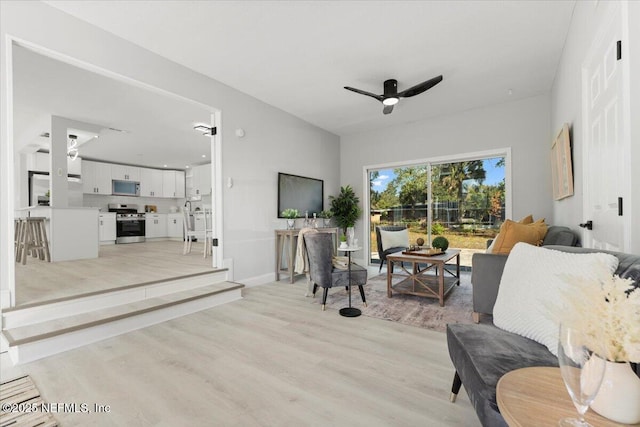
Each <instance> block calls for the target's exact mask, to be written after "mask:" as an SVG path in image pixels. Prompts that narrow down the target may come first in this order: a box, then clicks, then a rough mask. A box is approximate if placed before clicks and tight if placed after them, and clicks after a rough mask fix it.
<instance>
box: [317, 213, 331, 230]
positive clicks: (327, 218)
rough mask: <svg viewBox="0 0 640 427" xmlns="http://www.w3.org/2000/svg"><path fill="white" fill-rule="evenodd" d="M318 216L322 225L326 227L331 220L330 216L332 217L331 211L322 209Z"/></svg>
mask: <svg viewBox="0 0 640 427" xmlns="http://www.w3.org/2000/svg"><path fill="white" fill-rule="evenodd" d="M318 216H319V217H320V218H322V220H323V223H324V226H325V227H328V226H329V223H330V222H331V218H332V217H333V212H331V211H322V212H320V215H318Z"/></svg>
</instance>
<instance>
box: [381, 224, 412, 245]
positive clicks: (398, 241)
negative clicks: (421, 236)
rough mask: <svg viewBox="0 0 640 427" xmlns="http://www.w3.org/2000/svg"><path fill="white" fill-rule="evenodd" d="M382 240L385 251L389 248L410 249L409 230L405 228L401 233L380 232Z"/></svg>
mask: <svg viewBox="0 0 640 427" xmlns="http://www.w3.org/2000/svg"><path fill="white" fill-rule="evenodd" d="M380 239H381V240H382V250H383V251H386V250H387V249H389V248H408V247H409V229H407V228H405V229H404V230H400V231H386V230H380Z"/></svg>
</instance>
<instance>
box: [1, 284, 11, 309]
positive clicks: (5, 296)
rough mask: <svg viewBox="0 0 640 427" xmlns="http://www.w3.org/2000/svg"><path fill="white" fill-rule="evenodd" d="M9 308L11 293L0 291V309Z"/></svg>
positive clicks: (6, 290)
mask: <svg viewBox="0 0 640 427" xmlns="http://www.w3.org/2000/svg"><path fill="white" fill-rule="evenodd" d="M7 307H11V291H10V290H9V289H1V290H0V309H2V308H7Z"/></svg>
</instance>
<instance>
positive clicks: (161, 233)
mask: <svg viewBox="0 0 640 427" xmlns="http://www.w3.org/2000/svg"><path fill="white" fill-rule="evenodd" d="M144 228H145V234H144V235H145V237H146V238H147V239H154V238H158V237H167V214H152V213H148V214H145V224H144Z"/></svg>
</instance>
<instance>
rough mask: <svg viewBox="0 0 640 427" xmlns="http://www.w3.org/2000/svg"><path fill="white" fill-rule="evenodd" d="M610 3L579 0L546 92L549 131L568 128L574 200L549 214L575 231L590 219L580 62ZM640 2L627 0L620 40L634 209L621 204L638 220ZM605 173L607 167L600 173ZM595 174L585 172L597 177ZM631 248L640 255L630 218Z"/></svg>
mask: <svg viewBox="0 0 640 427" xmlns="http://www.w3.org/2000/svg"><path fill="white" fill-rule="evenodd" d="M610 6H611V3H610V2H594V1H578V2H576V7H575V11H574V15H573V18H572V20H571V26H570V29H569V34H568V36H567V40H566V42H565V46H564V50H563V53H562V58H561V60H560V64H559V66H558V71H557V73H556V78H555V81H554V84H553V87H552V91H551V129H552V131H553V132H556V131H559V130H560V128H561V126H562V124H563V123H569V124H570V125H571V127H572V133H571V139H572V141H571V142H572V146H573V166H574V169H573V172H574V184H575V185H574V191H575V195H574V196H573V197H568V198H566V199H563V200H560V201H557V202H554V204H553V216H554V218H555V220H556V222H558V223H561V224H563V225H567V226H570V227H571V228H573V229H574V230H576V231H577V232H578V233H580V234H582V230H581V229H580V228H579V227H578V224H579V223H581V222H584V221H585V220H587V219H589V218H584V215H583V190H584V189H583V176H584V174H585V171H584V170H583V164H582V162H583V141H584V136H583V129H582V126H583V123H582V110H581V109H582V91H581V88H582V63H583V61H584V60H585V59H586V56H587V53H588V50H589V47H590V46H591V44H592V42H593V38H594V37H595V35H596V32H597V30H598V28H599V26H600V24H601V21H602V19H603V17H604V16H605V8H607V7H610ZM638 22H640V3H639V2H635V1H632V2H629V15H628V26H629V38H628V40H625V44H627V46H628V48H629V55H628V58H623V60H625V61H631V66H630V67H631V72H630V77H631V85H630V86H631V93H630V97H631V115H630V116H631V127H632V129H631V165H632V166H631V173H632V177H631V178H632V179H631V182H632V191H631V194H632V198H633V200H632V201H633V205H632V206H629V205H625V211H626V213H625V214H628V215H631V216H632V218H634V217H635V218H637V217H638V214H639V213H640V168H638V167H637V165H638V160H640V120H638V117H640V81H639V80H638V78H637V76H638V75H639V74H640V28H639V26H638ZM605 170H606V169H605ZM598 172H599V171H589V173H598ZM631 222H632V239H631V240H632V246H631V248H630V251H631V252H633V253H640V221H637V220H635V221H634V220H632V221H631Z"/></svg>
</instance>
